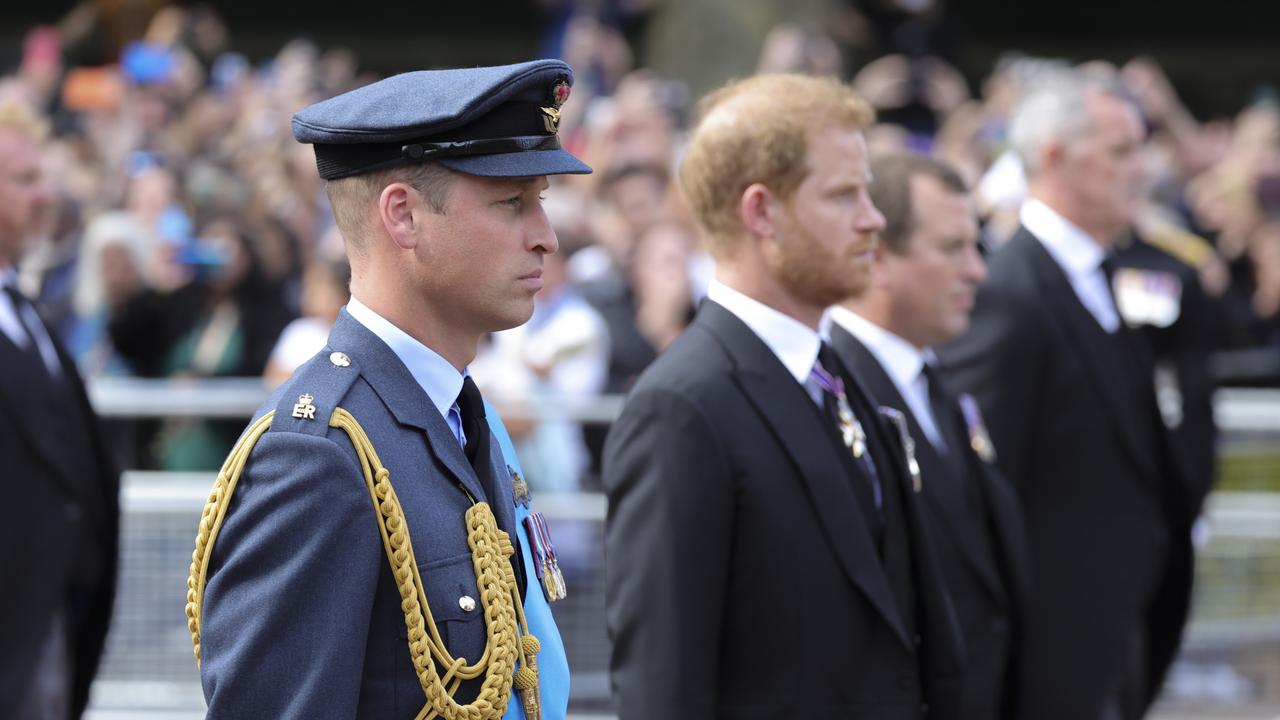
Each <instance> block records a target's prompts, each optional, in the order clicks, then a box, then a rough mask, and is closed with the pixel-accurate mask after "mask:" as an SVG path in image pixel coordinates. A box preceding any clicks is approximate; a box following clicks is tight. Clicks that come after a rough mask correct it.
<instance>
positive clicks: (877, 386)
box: [831, 325, 1001, 597]
mask: <svg viewBox="0 0 1280 720" xmlns="http://www.w3.org/2000/svg"><path fill="white" fill-rule="evenodd" d="M831 346H832V347H833V348H835V351H836V353H837V354H838V355H839V356H840V358H841V359H842V360H844V362H845V364H846V365H849V366H850V368H851V369H853V370H854V371H855V372H857V373H858V375H860V376H861V377H862V380H863V381H864V382H866V384H867V387H868V389H869V390H870V391H871V394H872V396H873V397H875V398H876V400H877V401H879V402H881V403H884V404H885V405H888V406H890V407H892V408H894V409H896V410H898V411H899V412H901V413H902V414H903V415H905V416H906V418H907V427H908V428H909V429H910V431H911V436H912V437H914V438H916V447H915V453H916V459H917V461H918V462H919V463H920V468H921V474H922V475H923V476H924V495H925V497H926V498H928V500H927V502H928V503H929V504H930V505H931V506H932V507H933V510H934V515H937V516H939V517H941V518H942V524H943V525H944V526H945V527H946V528H947V530H948V531H949V532H951V534H952V535H953V536H954V539H955V541H956V544H957V545H958V546H959V547H960V554H961V555H963V556H964V557H965V559H966V560H967V561H968V562H969V564H970V566H972V568H973V570H974V572H975V573H977V575H978V577H980V578H982V582H983V583H985V584H986V585H987V588H988V589H989V590H990V591H991V592H992V593H993V594H994V595H995V597H1000V595H1001V591H1000V587H1001V586H1000V582H999V578H998V577H997V573H998V570H997V568H995V567H993V566H992V564H991V560H992V559H991V558H988V557H986V556H985V555H982V554H980V553H978V548H980V547H983V546H984V544H982V543H977V542H974V541H973V540H972V539H971V535H972V533H974V532H982V531H984V530H985V528H982V527H979V526H977V525H976V524H975V523H974V522H973V519H972V518H967V517H964V514H965V508H966V507H968V505H967V500H966V499H965V496H964V489H963V488H962V486H961V484H962V483H964V482H969V481H971V480H970V479H969V478H966V477H964V476H962V475H960V474H959V473H958V472H957V470H959V471H960V472H964V471H965V470H967V469H968V466H967V465H966V464H965V462H964V460H963V455H961V456H960V457H961V458H962V460H961V462H960V468H956V467H955V466H954V465H953V464H952V463H949V462H947V461H946V460H944V459H943V458H942V457H941V456H940V455H939V454H938V452H937V450H936V449H935V448H934V447H933V443H931V442H929V438H928V436H926V435H925V434H924V430H923V429H922V428H921V427H920V423H919V421H918V420H917V419H916V416H915V414H914V413H912V412H911V408H910V407H909V406H908V405H907V402H906V400H905V399H904V398H903V397H902V393H901V392H899V391H898V386H897V385H895V384H894V382H893V379H892V378H890V377H889V374H888V372H887V371H886V370H885V369H884V366H882V365H881V364H880V361H879V360H878V359H877V358H876V356H875V355H873V354H872V353H871V351H870V350H869V349H868V348H867V347H866V346H865V345H863V344H862V343H861V342H860V341H859V340H858V339H857V338H855V337H854V336H853V334H852V333H849V332H848V331H846V330H845V329H844V328H842V327H840V326H838V325H837V326H833V327H832V328H831ZM961 452H963V451H961Z"/></svg>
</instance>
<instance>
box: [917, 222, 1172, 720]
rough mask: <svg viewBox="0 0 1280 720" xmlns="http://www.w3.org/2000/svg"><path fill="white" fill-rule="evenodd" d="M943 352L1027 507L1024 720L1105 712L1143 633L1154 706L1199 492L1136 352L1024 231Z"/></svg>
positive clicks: (1146, 688) (998, 258)
mask: <svg viewBox="0 0 1280 720" xmlns="http://www.w3.org/2000/svg"><path fill="white" fill-rule="evenodd" d="M940 357H941V359H942V361H943V364H944V366H945V368H946V370H947V371H948V372H949V373H950V375H951V378H952V380H953V384H954V386H956V387H957V388H958V389H960V390H964V391H967V392H971V393H973V394H974V395H976V396H977V398H978V401H979V403H980V404H981V407H982V411H983V414H984V416H985V418H986V421H987V426H988V428H989V429H990V433H991V436H992V439H993V441H994V444H995V449H996V452H997V453H998V461H997V462H998V464H999V466H1000V469H1001V470H1002V471H1003V472H1004V475H1005V476H1006V477H1008V478H1009V479H1010V481H1011V482H1013V483H1014V485H1015V487H1016V488H1017V490H1018V491H1019V496H1020V498H1021V500H1022V504H1023V508H1024V510H1025V512H1026V520H1027V529H1028V537H1029V538H1030V549H1031V562H1032V586H1033V589H1032V599H1031V605H1030V608H1029V611H1028V622H1027V643H1026V649H1025V653H1026V654H1025V662H1024V663H1023V669H1024V673H1023V705H1022V706H1023V711H1022V717H1027V718H1036V719H1037V720H1054V719H1056V718H1062V719H1063V720H1078V719H1079V718H1092V717H1096V716H1097V714H1098V712H1099V708H1100V707H1101V705H1102V703H1103V702H1104V699H1105V698H1107V697H1109V696H1111V695H1113V694H1115V692H1116V686H1117V684H1118V683H1119V682H1121V681H1123V680H1124V678H1125V677H1126V676H1127V675H1126V664H1127V663H1128V664H1131V665H1132V664H1136V663H1134V662H1133V654H1132V653H1131V652H1130V651H1129V647H1130V645H1131V643H1132V641H1133V639H1134V638H1135V633H1137V632H1141V633H1142V635H1144V636H1145V648H1144V649H1145V653H1144V655H1145V662H1146V667H1145V672H1144V673H1142V674H1143V675H1144V677H1142V678H1140V679H1139V680H1138V681H1137V682H1136V684H1137V685H1139V688H1138V691H1139V693H1140V694H1141V695H1142V700H1141V701H1140V702H1141V703H1144V704H1146V705H1149V704H1150V702H1151V701H1152V700H1153V699H1154V698H1155V696H1156V694H1157V693H1158V691H1159V688H1160V685H1161V682H1162V680H1163V677H1164V673H1165V671H1166V670H1167V669H1168V666H1169V664H1170V662H1171V661H1172V659H1173V656H1174V654H1175V653H1176V651H1177V648H1178V644H1179V640H1180V637H1181V632H1182V627H1183V624H1184V622H1185V619H1186V612H1187V604H1188V599H1189V591H1190V582H1191V552H1190V532H1189V529H1190V518H1189V513H1188V507H1189V502H1190V491H1189V489H1188V486H1187V484H1186V481H1185V480H1184V479H1183V477H1182V476H1181V474H1180V472H1179V469H1178V467H1177V464H1176V463H1175V462H1173V461H1172V457H1171V454H1170V448H1169V446H1168V443H1167V437H1166V435H1165V433H1164V430H1163V427H1161V424H1160V419H1159V417H1158V412H1157V409H1156V405H1155V396H1154V392H1153V390H1152V386H1151V379H1150V378H1151V373H1150V365H1149V363H1148V362H1147V361H1146V359H1145V358H1144V357H1142V356H1141V347H1140V343H1138V342H1136V341H1134V340H1133V338H1131V337H1130V336H1129V333H1128V331H1127V330H1126V329H1124V328H1123V327H1122V328H1121V330H1120V331H1119V332H1118V333H1116V334H1114V335H1108V334H1107V333H1105V332H1104V331H1103V330H1102V328H1101V327H1100V326H1099V325H1098V323H1097V321H1096V320H1095V319H1094V318H1093V316H1092V315H1090V314H1089V312H1088V310H1086V309H1085V307H1084V305H1083V304H1081V302H1080V300H1079V298H1078V296H1077V295H1076V294H1075V291H1074V290H1073V289H1072V287H1071V285H1070V283H1069V281H1068V280H1067V277H1066V275H1065V273H1064V272H1063V271H1062V269H1061V268H1060V266H1059V265H1058V264H1057V262H1056V261H1055V260H1054V259H1053V257H1052V256H1051V255H1049V253H1048V251H1047V250H1045V248H1044V246H1043V245H1042V244H1041V243H1040V241H1039V240H1037V239H1036V238H1035V237H1034V236H1032V235H1031V234H1030V233H1029V232H1028V231H1027V230H1026V229H1025V228H1024V229H1021V230H1019V232H1018V233H1017V234H1016V235H1015V236H1014V237H1013V238H1012V239H1010V240H1009V242H1008V243H1007V244H1006V245H1005V246H1004V247H1003V248H1001V249H1000V250H999V251H997V252H996V253H994V254H993V256H992V257H991V258H990V261H989V275H988V279H987V281H986V283H984V284H983V286H982V287H981V288H980V290H979V292H978V299H977V305H976V308H975V310H974V313H973V318H972V326H971V328H970V331H969V333H968V334H967V335H966V336H964V337H963V338H961V339H960V340H958V341H956V342H955V343H953V344H951V345H949V346H946V347H944V348H941V349H940ZM1131 675H1132V674H1131V673H1130V674H1129V675H1128V676H1131Z"/></svg>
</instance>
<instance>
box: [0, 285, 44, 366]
mask: <svg viewBox="0 0 1280 720" xmlns="http://www.w3.org/2000/svg"><path fill="white" fill-rule="evenodd" d="M4 292H5V294H6V295H8V296H9V302H11V303H13V314H14V315H17V316H18V323H19V324H21V325H22V329H23V331H24V332H26V334H27V346H26V348H25V349H24V348H19V349H21V350H23V352H24V353H25V354H26V355H27V357H28V358H30V359H31V362H33V363H35V364H36V365H38V366H39V367H40V369H41V370H43V371H44V372H45V375H48V374H49V366H47V365H45V364H44V355H43V354H41V352H40V343H39V341H37V340H36V338H37V337H38V336H37V335H36V331H35V328H33V327H31V323H29V322H28V321H27V308H28V307H30V306H31V302H30V301H29V300H27V298H26V296H25V295H23V294H22V293H20V292H18V289H17V288H16V287H14V286H13V285H5V286H4Z"/></svg>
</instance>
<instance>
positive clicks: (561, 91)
mask: <svg viewBox="0 0 1280 720" xmlns="http://www.w3.org/2000/svg"><path fill="white" fill-rule="evenodd" d="M568 99H569V83H568V82H567V81H566V80H565V79H564V78H560V79H559V80H557V81H556V84H555V85H553V86H551V102H552V104H554V105H555V106H556V107H557V108H559V107H560V106H561V105H564V103H565V101H566V100H568Z"/></svg>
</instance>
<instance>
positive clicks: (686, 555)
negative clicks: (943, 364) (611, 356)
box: [604, 301, 963, 720]
mask: <svg viewBox="0 0 1280 720" xmlns="http://www.w3.org/2000/svg"><path fill="white" fill-rule="evenodd" d="M873 417H874V416H873ZM862 420H863V422H864V423H868V424H871V423H876V422H877V420H876V419H868V418H866V417H863V418H862ZM868 421H869V422H868ZM823 422H824V420H823V418H822V416H821V415H820V414H819V412H818V410H817V408H816V406H815V404H814V402H813V401H812V399H811V398H810V397H809V396H808V394H807V393H806V392H805V390H804V388H803V387H802V386H801V385H800V384H798V383H797V382H796V381H795V378H794V377H793V376H791V375H790V374H789V373H788V372H787V370H786V369H785V368H784V367H783V365H782V363H781V362H779V361H778V359H777V357H776V356H775V355H774V354H773V353H772V351H771V350H770V349H769V348H768V347H767V346H766V345H765V344H764V342H762V341H761V340H760V338H759V337H757V336H756V335H755V334H754V333H753V332H752V331H751V330H750V329H749V328H748V327H747V326H746V325H745V324H744V323H742V322H741V321H740V320H739V319H738V318H737V317H735V316H734V315H733V314H732V313H730V312H729V311H727V310H725V309H724V308H723V307H721V306H719V305H717V304H716V303H714V302H711V301H707V302H704V303H703V305H702V308H701V309H700V310H699V313H698V315H697V317H696V318H695V320H694V322H693V324H692V325H691V326H690V327H689V329H688V330H687V331H686V332H685V333H684V334H683V335H682V336H681V337H680V338H679V339H678V340H677V341H676V342H675V343H674V344H673V345H672V346H671V347H670V348H669V349H668V350H667V351H666V352H665V353H664V354H663V355H662V356H661V357H659V358H658V360H657V361H656V362H655V363H654V364H653V365H652V366H651V367H650V368H649V369H648V370H647V371H646V372H645V373H644V375H643V376H642V377H641V378H640V380H639V382H638V383H637V385H636V387H635V388H634V390H633V391H632V393H631V395H630V397H629V399H628V402H627V405H626V407H625V409H624V410H623V413H622V415H621V417H620V418H619V419H618V421H617V422H616V423H615V424H614V426H613V428H612V430H611V432H610V434H609V438H608V442H607V444H606V448H605V467H604V470H605V473H604V482H605V487H606V489H607V491H608V494H609V519H608V523H607V526H606V536H605V550H606V556H607V560H608V562H607V566H606V567H607V619H608V625H609V630H610V634H611V637H612V640H613V656H612V681H613V689H614V694H615V698H616V700H617V706H618V711H619V714H620V717H621V718H622V719H623V720H631V719H633V718H634V719H647V718H664V719H665V718H670V719H679V718H690V719H693V718H697V719H698V720H704V719H706V718H766V717H767V718H847V717H857V718H867V719H871V720H874V719H881V718H895V719H896V718H919V717H921V716H922V709H921V708H922V704H924V703H927V704H929V705H930V706H932V708H933V710H932V711H931V712H930V717H954V710H955V706H956V702H957V696H958V691H959V681H960V673H961V664H962V654H963V650H962V647H961V641H960V638H959V634H958V630H957V628H956V624H955V619H954V613H953V611H952V610H951V607H950V603H949V601H948V600H947V598H946V590H945V587H944V585H943V583H942V580H941V577H940V574H939V572H938V570H937V567H936V561H935V559H934V558H933V556H932V548H931V546H930V543H929V542H928V539H927V529H926V528H925V521H924V520H923V518H922V515H921V511H920V509H919V507H918V503H917V501H916V499H915V497H914V496H913V495H912V494H910V493H907V495H906V502H905V506H906V507H905V508H904V510H905V511H906V514H907V516H908V518H907V519H908V524H909V525H910V530H911V533H912V535H913V537H912V544H913V546H914V550H915V569H914V574H915V577H914V578H913V580H914V587H915V593H916V596H917V597H918V598H919V604H918V605H919V608H920V611H919V613H918V619H917V622H916V623H915V624H916V625H917V626H918V628H919V632H920V635H921V636H923V644H920V645H919V647H917V644H918V643H917V640H918V638H916V637H912V636H910V635H909V633H908V632H907V631H906V628H907V627H908V622H907V621H906V619H904V618H903V617H902V614H901V612H900V610H899V608H898V605H897V604H896V601H895V599H894V597H893V593H892V590H891V587H890V581H889V579H888V578H887V576H886V573H885V571H884V570H883V568H882V565H881V561H880V559H879V557H878V555H877V550H876V547H875V544H874V543H873V541H872V535H871V533H870V532H869V530H868V528H867V527H866V523H865V521H864V514H863V510H862V509H861V508H860V506H859V505H858V499H857V497H856V495H855V492H854V489H853V486H852V484H851V482H850V478H849V475H848V474H847V472H846V471H845V469H844V467H845V466H844V465H843V464H842V463H843V462H844V461H843V460H842V459H841V457H840V456H839V455H838V454H837V449H836V447H835V446H834V444H833V443H832V442H830V441H829V440H828V438H827V437H824V433H826V432H827V430H826V428H824V426H823V425H822V423H823ZM868 431H869V433H871V432H874V433H876V437H875V438H874V440H876V441H877V442H880V441H883V440H884V438H885V436H886V435H887V431H886V429H885V428H883V427H881V426H878V425H873V426H872V427H869V428H868ZM876 461H877V463H878V465H879V467H880V474H881V479H882V481H883V482H886V483H899V484H905V483H906V480H905V478H904V475H903V469H902V468H903V465H902V463H901V461H900V459H895V458H893V457H888V458H886V457H879V458H877V459H876Z"/></svg>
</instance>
